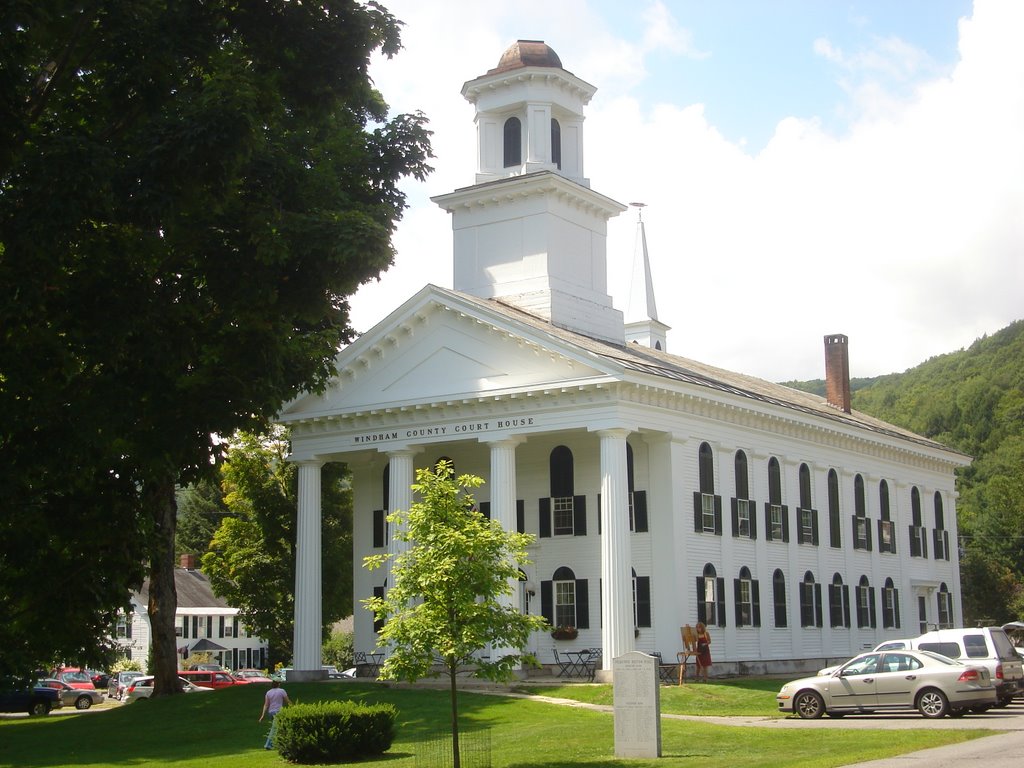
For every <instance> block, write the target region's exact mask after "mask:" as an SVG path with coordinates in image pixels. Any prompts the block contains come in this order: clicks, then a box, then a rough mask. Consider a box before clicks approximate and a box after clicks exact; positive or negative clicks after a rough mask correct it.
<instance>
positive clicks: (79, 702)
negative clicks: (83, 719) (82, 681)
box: [75, 696, 92, 709]
mask: <svg viewBox="0 0 1024 768" xmlns="http://www.w3.org/2000/svg"><path fill="white" fill-rule="evenodd" d="M91 706H92V699H90V698H89V697H88V696H79V697H78V698H77V699H75V709H88V708H89V707H91Z"/></svg>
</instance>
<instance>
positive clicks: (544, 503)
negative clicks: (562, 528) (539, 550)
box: [537, 498, 551, 539]
mask: <svg viewBox="0 0 1024 768" xmlns="http://www.w3.org/2000/svg"><path fill="white" fill-rule="evenodd" d="M539 506H540V516H539V518H538V520H537V522H538V524H539V525H538V527H537V531H538V535H539V536H540V538H542V539H550V538H551V499H550V498H546V499H541V500H540V502H539Z"/></svg>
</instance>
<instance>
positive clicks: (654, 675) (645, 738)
mask: <svg viewBox="0 0 1024 768" xmlns="http://www.w3.org/2000/svg"><path fill="white" fill-rule="evenodd" d="M612 695H613V709H614V712H615V756H616V757H661V691H660V689H659V688H658V660H657V659H656V658H654V657H653V656H648V655H647V654H646V653H640V652H639V651H630V652H629V653H625V654H623V655H622V656H619V657H617V658H615V659H612Z"/></svg>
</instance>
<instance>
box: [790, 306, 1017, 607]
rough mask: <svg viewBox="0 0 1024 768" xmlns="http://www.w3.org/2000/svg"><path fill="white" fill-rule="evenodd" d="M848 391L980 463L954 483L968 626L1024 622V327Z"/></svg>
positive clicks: (877, 412) (866, 407)
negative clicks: (957, 493) (956, 495)
mask: <svg viewBox="0 0 1024 768" xmlns="http://www.w3.org/2000/svg"><path fill="white" fill-rule="evenodd" d="M855 383H856V384H858V385H859V386H856V387H855V386H854V384H855ZM815 384H816V382H803V383H801V384H799V385H798V386H799V387H800V388H801V389H805V390H807V391H815ZM790 386H794V384H790ZM821 386H822V392H823V391H824V389H823V387H824V383H823V382H822V383H821ZM851 389H854V390H855V391H854V392H853V407H854V408H855V409H856V410H860V411H864V412H865V413H869V414H871V415H873V416H877V417H878V418H881V419H884V420H886V421H888V422H891V423H893V424H897V425H899V426H902V427H906V428H907V429H911V430H913V431H914V432H917V433H918V434H921V435H924V436H925V437H930V438H932V439H934V440H938V441H940V442H942V443H945V444H946V445H948V446H950V447H951V448H955V449H957V450H959V451H963V452H964V453H967V454H970V455H971V456H973V457H974V462H973V463H972V464H971V466H969V467H967V468H965V469H964V470H962V471H961V472H959V473H958V478H957V489H958V491H959V493H960V498H959V500H958V502H957V522H958V526H959V530H960V574H961V582H962V590H963V602H964V623H965V625H967V626H972V625H974V624H976V623H978V622H985V623H1003V622H1006V621H1010V620H1021V619H1024V320H1018V321H1016V322H1014V323H1012V324H1011V325H1009V326H1007V327H1006V328H1004V329H1003V330H1001V331H999V332H998V333H995V334H993V335H992V336H985V337H982V338H980V339H978V340H977V341H975V342H974V343H973V344H972V345H971V346H970V347H968V348H967V349H962V350H960V351H958V352H951V353H949V354H946V355H940V356H938V357H933V358H931V359H929V360H927V361H925V362H923V363H921V364H920V365H918V366H917V367H915V368H911V369H910V370H908V371H906V372H904V373H894V374H890V375H888V376H880V377H877V378H875V379H860V380H854V381H851Z"/></svg>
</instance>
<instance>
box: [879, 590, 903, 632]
mask: <svg viewBox="0 0 1024 768" xmlns="http://www.w3.org/2000/svg"><path fill="white" fill-rule="evenodd" d="M882 626H883V627H884V628H885V629H898V628H899V626H900V591H899V590H898V589H896V585H895V584H894V583H893V580H892V579H886V580H885V586H884V587H882Z"/></svg>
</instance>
